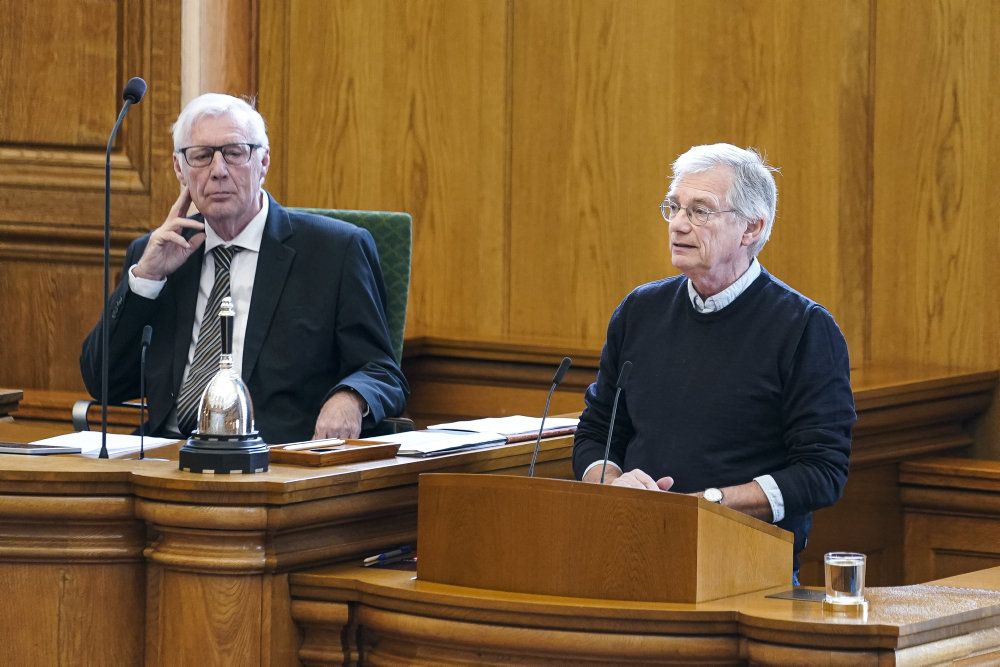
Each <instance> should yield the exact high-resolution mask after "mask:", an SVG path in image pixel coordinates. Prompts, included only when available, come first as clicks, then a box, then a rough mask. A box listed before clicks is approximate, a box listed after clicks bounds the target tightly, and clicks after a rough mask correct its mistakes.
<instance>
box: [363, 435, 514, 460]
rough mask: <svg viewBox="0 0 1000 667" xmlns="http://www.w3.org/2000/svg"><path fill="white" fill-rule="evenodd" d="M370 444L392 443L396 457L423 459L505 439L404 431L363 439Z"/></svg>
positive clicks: (475, 447)
mask: <svg viewBox="0 0 1000 667" xmlns="http://www.w3.org/2000/svg"><path fill="white" fill-rule="evenodd" d="M363 440H366V441H371V442H393V443H398V444H399V451H398V452H396V456H409V457H415V458H423V457H428V456H444V455H445V454H455V453H456V452H465V451H468V450H470V449H479V448H481V447H490V446H493V445H502V444H505V443H506V442H507V438H506V437H505V436H503V435H501V434H499V433H477V432H470V431H449V430H442V429H435V430H429V429H428V430H423V431H405V432H403V433H393V434H392V435H380V436H375V437H372V438H363Z"/></svg>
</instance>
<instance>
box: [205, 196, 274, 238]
mask: <svg viewBox="0 0 1000 667" xmlns="http://www.w3.org/2000/svg"><path fill="white" fill-rule="evenodd" d="M260 196H261V199H262V201H261V206H260V211H259V212H258V213H257V215H255V216H254V217H253V218H252V219H251V220H250V224H248V225H247V226H246V227H244V228H243V231H242V232H240V233H239V234H237V235H236V238H234V239H233V240H232V241H224V240H222V238H221V237H220V236H219V235H218V234H216V233H215V230H214V229H212V226H211V225H208V224H206V225H205V252H206V253H209V252H211V251H212V248H214V247H216V246H220V245H234V246H239V247H240V248H241V249H243V250H250V251H252V252H260V241H261V239H262V238H263V237H264V223H265V222H266V221H267V212H268V209H269V208H270V197H268V196H267V193H266V192H264V191H263V190H261V191H260Z"/></svg>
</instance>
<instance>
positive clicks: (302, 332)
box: [80, 93, 408, 443]
mask: <svg viewBox="0 0 1000 667" xmlns="http://www.w3.org/2000/svg"><path fill="white" fill-rule="evenodd" d="M173 140H174V155H173V166H174V172H175V173H176V175H177V180H178V181H179V182H180V186H181V189H180V196H179V197H178V198H177V201H176V202H175V203H174V205H173V207H172V208H171V210H170V213H169V214H168V216H167V219H166V220H165V221H164V222H163V224H162V225H160V226H159V227H158V228H157V229H156V230H154V231H153V232H152V233H150V234H147V235H145V236H143V237H141V238H139V239H137V240H135V241H133V242H132V244H131V245H130V246H129V249H128V253H127V256H126V259H125V264H124V269H123V272H122V280H121V283H120V284H119V285H118V287H117V289H116V290H115V292H114V294H113V296H112V300H111V309H110V317H109V321H108V322H107V323H106V325H107V326H109V327H110V331H109V339H110V355H109V359H110V361H111V363H110V364H109V366H110V381H109V392H108V393H109V400H111V401H120V400H127V399H129V398H134V397H135V396H138V394H139V368H138V349H139V343H140V338H141V335H142V330H143V328H144V327H145V326H146V325H151V326H152V327H153V331H154V333H153V339H152V343H151V345H150V347H149V351H148V357H147V359H148V364H147V377H148V382H147V385H148V387H149V419H150V423H149V426H150V432H152V433H154V434H159V435H168V436H170V435H174V436H186V435H188V434H190V433H191V431H192V430H193V429H194V428H195V427H196V426H197V423H196V421H197V407H198V399H199V398H200V395H201V392H202V390H203V389H204V387H205V386H206V384H207V383H208V381H209V380H210V379H211V377H212V375H213V374H214V372H215V371H216V370H217V368H218V360H219V352H220V350H219V348H218V341H217V339H218V336H217V335H214V336H213V334H214V332H215V331H217V328H218V322H217V313H218V302H219V301H220V300H221V298H222V297H223V296H227V295H228V296H230V297H231V298H232V300H233V302H234V305H235V310H236V316H235V326H234V335H233V359H234V367H235V369H236V370H237V372H239V373H240V374H241V376H242V378H243V379H244V381H245V382H246V383H247V386H248V389H249V390H250V394H251V396H252V398H253V401H254V407H255V412H256V422H257V427H258V429H259V430H260V433H261V436H262V437H263V438H264V440H265V441H267V442H270V443H277V442H289V441H295V440H305V439H309V438H327V437H357V436H358V435H359V433H360V432H361V430H362V428H367V427H372V426H374V425H375V424H377V423H378V422H379V421H381V420H382V419H383V418H385V417H389V416H395V415H397V414H399V413H400V412H401V411H402V410H403V408H404V406H405V402H406V397H407V393H408V389H407V385H406V381H405V379H404V378H403V375H402V372H401V371H400V369H399V367H398V365H397V364H396V362H395V359H394V357H393V353H392V347H391V345H390V342H389V333H388V328H387V324H386V316H385V287H384V285H383V280H382V273H381V269H380V267H379V261H378V255H377V252H376V249H375V244H374V241H373V240H372V237H371V235H370V234H369V233H368V232H367V231H365V230H363V229H360V228H358V227H355V226H353V225H350V224H348V223H346V222H339V221H334V220H330V219H329V218H324V217H319V216H314V215H306V214H302V213H297V212H293V211H290V210H287V209H285V208H283V207H282V206H281V205H280V204H279V203H278V202H277V201H275V200H274V199H273V198H272V197H271V196H270V195H269V194H268V193H266V192H265V191H264V190H263V189H262V187H263V184H264V178H265V176H266V175H267V171H268V168H269V167H270V164H271V157H270V150H269V144H268V138H267V132H266V128H265V125H264V119H263V118H262V117H261V115H260V114H259V113H258V112H257V111H256V110H255V109H254V108H253V107H252V106H251V105H250V104H248V103H247V102H245V101H243V100H241V99H238V98H235V97H231V96H228V95H219V94H212V93H209V94H206V95H202V96H200V97H198V98H196V99H194V100H192V101H191V102H190V103H189V104H188V105H187V106H186V107H185V108H184V110H183V111H182V112H181V114H180V116H178V118H177V122H176V123H175V124H174V127H173ZM192 205H193V206H194V207H195V208H196V209H197V211H198V214H197V215H194V216H192V217H187V215H188V212H189V210H190V208H191V206H192ZM102 326H105V323H104V322H103V321H99V322H98V324H97V325H96V326H95V328H94V329H93V330H92V331H91V332H90V334H89V335H88V336H87V338H86V340H85V341H84V344H83V352H82V355H81V359H80V366H81V371H82V374H83V378H84V382H85V383H86V385H87V388H88V390H89V391H90V393H91V394H92V395H94V396H99V395H100V390H101V379H100V368H101V344H100V341H101V335H102V334H101V327H102ZM199 341H200V342H201V344H200V345H199Z"/></svg>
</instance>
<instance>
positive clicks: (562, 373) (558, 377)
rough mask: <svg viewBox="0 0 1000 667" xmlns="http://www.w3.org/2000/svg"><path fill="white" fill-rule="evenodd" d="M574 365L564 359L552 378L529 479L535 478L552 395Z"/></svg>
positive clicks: (571, 361) (567, 359)
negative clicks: (536, 462)
mask: <svg viewBox="0 0 1000 667" xmlns="http://www.w3.org/2000/svg"><path fill="white" fill-rule="evenodd" d="M572 363H573V360H572V359H570V358H569V357H563V360H562V362H560V364H559V368H557V369H556V374H555V375H553V376H552V386H551V387H549V395H548V396H547V397H546V398H545V409H544V410H542V423H541V424H539V425H538V437H537V438H535V450H534V451H533V452H531V465H529V466H528V477H534V476H535V461H536V460H538V449H539V448H540V447H541V445H542V431H544V430H545V418H546V417H548V416H549V403H550V402H551V401H552V394H553V393H555V390H556V387H558V386H559V383H560V382H562V381H563V378H564V377H566V371H568V370H569V367H570V365H571V364H572Z"/></svg>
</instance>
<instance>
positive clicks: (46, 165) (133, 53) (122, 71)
mask: <svg viewBox="0 0 1000 667" xmlns="http://www.w3.org/2000/svg"><path fill="white" fill-rule="evenodd" d="M180 4H181V0H173V1H172V2H156V3H152V2H145V1H143V0H123V2H120V3H116V2H111V1H103V2H100V1H96V0H88V1H87V2H80V3H76V2H62V1H60V2H54V3H26V2H15V1H13V0H3V5H2V6H3V8H4V16H5V18H7V17H9V16H14V17H16V18H18V20H5V21H4V24H3V26H2V27H0V63H2V64H0V78H2V81H0V84H2V86H3V88H4V90H5V94H6V92H7V91H9V90H15V91H20V90H22V89H23V87H24V86H25V85H30V86H36V87H37V86H39V82H44V84H45V92H44V95H42V97H41V98H40V99H39V103H37V104H35V106H34V107H30V108H29V107H22V106H17V105H3V107H4V111H2V112H0V113H5V114H6V113H8V111H7V110H8V109H12V110H14V111H13V113H14V115H13V116H10V117H7V116H5V117H4V118H3V120H2V122H0V127H4V128H6V129H4V130H0V131H3V132H8V134H5V135H3V138H0V260H2V261H0V312H3V313H4V314H5V317H6V320H7V322H8V326H4V327H0V355H2V357H0V377H2V378H3V380H4V381H5V383H7V384H8V385H11V386H16V387H29V388H54V389H73V390H80V389H82V382H81V380H80V376H79V368H78V358H79V351H80V344H81V341H82V339H83V335H84V334H85V333H86V332H87V330H89V328H90V327H91V326H92V325H93V323H94V322H95V321H96V320H97V318H98V316H99V314H100V310H101V291H102V287H101V281H102V273H101V270H100V262H101V257H102V245H103V243H102V238H103V212H104V147H105V141H106V137H107V135H108V133H109V132H110V131H111V128H112V126H113V124H114V122H115V118H116V116H117V113H118V109H119V107H120V105H121V90H122V88H123V86H124V84H125V81H126V80H127V79H128V78H129V77H131V76H142V77H143V78H145V79H146V80H147V83H148V84H149V89H148V92H147V94H146V97H145V98H144V99H143V101H142V103H141V104H139V105H138V106H136V107H135V108H133V109H132V110H131V111H130V113H129V115H128V117H127V118H126V120H125V123H124V125H123V126H122V131H121V133H120V134H119V140H118V142H117V145H116V147H115V148H114V150H113V153H112V160H111V163H112V169H111V171H112V179H111V180H112V205H111V224H112V249H113V253H112V255H113V258H112V262H113V265H114V266H113V269H112V270H113V271H114V272H117V268H118V266H117V265H119V264H120V261H121V257H122V256H123V252H124V248H125V246H126V245H127V243H128V242H129V241H130V240H131V239H132V238H134V237H135V236H137V235H138V234H140V233H142V232H144V231H147V230H149V229H150V228H152V227H154V226H156V225H158V224H159V223H160V221H161V220H162V217H163V215H164V214H165V212H166V211H167V210H169V206H170V204H171V203H172V202H173V200H174V199H175V198H176V192H177V187H178V186H177V182H176V178H175V176H174V174H173V169H172V166H171V161H170V154H171V151H172V146H171V142H170V124H171V123H172V122H173V120H174V118H175V117H176V115H177V111H178V109H179V83H180ZM10 68H20V69H10ZM50 69H51V70H52V72H59V73H60V74H59V75H58V76H55V75H53V76H49V72H50ZM5 99H8V97H5ZM9 99H17V100H19V102H18V105H21V104H24V103H25V102H26V101H27V99H28V96H27V95H26V94H18V95H15V96H13V97H10V98H9ZM18 114H20V115H18ZM66 132H70V133H72V134H73V136H72V137H70V136H63V135H62V134H60V133H66ZM11 133H13V134H11Z"/></svg>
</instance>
